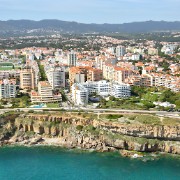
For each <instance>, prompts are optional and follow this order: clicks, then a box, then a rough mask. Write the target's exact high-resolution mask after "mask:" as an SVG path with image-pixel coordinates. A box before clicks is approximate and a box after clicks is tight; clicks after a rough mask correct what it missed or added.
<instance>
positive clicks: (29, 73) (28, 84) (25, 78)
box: [20, 68, 36, 89]
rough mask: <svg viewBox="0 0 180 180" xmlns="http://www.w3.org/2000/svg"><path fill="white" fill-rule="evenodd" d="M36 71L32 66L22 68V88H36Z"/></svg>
mask: <svg viewBox="0 0 180 180" xmlns="http://www.w3.org/2000/svg"><path fill="white" fill-rule="evenodd" d="M35 82H36V76H35V71H34V70H33V69H32V68H26V69H22V70H21V72H20V88H21V89H34V88H35V87H36V83H35Z"/></svg>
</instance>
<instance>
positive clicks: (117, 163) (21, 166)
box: [0, 147, 180, 180]
mask: <svg viewBox="0 0 180 180" xmlns="http://www.w3.org/2000/svg"><path fill="white" fill-rule="evenodd" d="M9 179H10V180H14V179H15V180H16V179H18V180H30V179H32V180H39V179H40V180H41V179H42V180H56V179H59V180H81V179H83V180H96V179H97V180H101V179H102V180H116V179H117V180H123V179H125V180H131V179H132V180H141V179H142V180H166V179H167V180H180V160H179V159H178V158H174V157H169V156H167V157H163V158H160V159H157V160H154V161H148V162H143V161H142V160H138V159H130V158H123V157H120V156H119V154H117V153H116V154H115V153H95V152H93V153H87V152H80V151H79V152H77V151H72V150H71V151H70V150H64V149H61V148H58V147H31V148H28V147H3V148H0V180H9Z"/></svg>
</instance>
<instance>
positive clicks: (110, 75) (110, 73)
mask: <svg viewBox="0 0 180 180" xmlns="http://www.w3.org/2000/svg"><path fill="white" fill-rule="evenodd" d="M132 74H133V71H132V69H130V68H122V67H119V66H113V65H111V64H105V65H104V68H103V77H104V78H105V79H107V80H110V81H116V82H118V83H123V82H124V81H125V79H126V78H128V77H129V76H131V75H132Z"/></svg>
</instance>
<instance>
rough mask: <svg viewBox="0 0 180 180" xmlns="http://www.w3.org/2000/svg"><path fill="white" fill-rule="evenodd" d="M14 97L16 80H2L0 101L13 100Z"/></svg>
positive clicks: (0, 83) (0, 82)
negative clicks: (3, 99)
mask: <svg viewBox="0 0 180 180" xmlns="http://www.w3.org/2000/svg"><path fill="white" fill-rule="evenodd" d="M15 96H16V80H15V79H10V80H8V79H3V80H1V81H0V99H2V98H15Z"/></svg>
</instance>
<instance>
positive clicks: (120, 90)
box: [71, 80, 131, 105]
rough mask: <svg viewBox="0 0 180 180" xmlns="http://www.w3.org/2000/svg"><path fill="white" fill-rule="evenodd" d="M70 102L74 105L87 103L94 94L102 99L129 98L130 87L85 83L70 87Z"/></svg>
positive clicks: (100, 82) (99, 82) (108, 83)
mask: <svg viewBox="0 0 180 180" xmlns="http://www.w3.org/2000/svg"><path fill="white" fill-rule="evenodd" d="M71 92H72V100H73V102H74V103H75V104H76V105H85V104H87V103H88V99H89V96H90V95H92V94H93V93H96V94H98V95H100V96H102V97H107V96H114V97H115V98H128V97H130V96H131V87H130V85H128V84H118V83H111V82H107V81H105V80H103V81H96V82H92V81H87V82H85V83H81V84H79V83H75V84H73V85H72V91H71Z"/></svg>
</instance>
